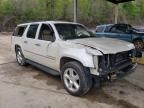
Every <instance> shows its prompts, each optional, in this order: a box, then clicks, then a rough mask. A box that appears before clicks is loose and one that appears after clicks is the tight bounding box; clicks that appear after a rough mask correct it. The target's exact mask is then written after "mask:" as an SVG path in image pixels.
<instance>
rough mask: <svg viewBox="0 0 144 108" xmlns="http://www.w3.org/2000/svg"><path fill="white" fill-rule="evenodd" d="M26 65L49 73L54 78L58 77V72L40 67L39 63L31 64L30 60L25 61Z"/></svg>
mask: <svg viewBox="0 0 144 108" xmlns="http://www.w3.org/2000/svg"><path fill="white" fill-rule="evenodd" d="M26 63H29V64H31V65H33V66H35V67H36V68H38V69H41V70H43V71H45V72H47V73H49V74H51V75H54V76H59V75H60V72H58V71H56V70H53V69H51V68H49V67H46V66H43V65H41V64H39V63H36V62H33V61H31V60H28V59H26Z"/></svg>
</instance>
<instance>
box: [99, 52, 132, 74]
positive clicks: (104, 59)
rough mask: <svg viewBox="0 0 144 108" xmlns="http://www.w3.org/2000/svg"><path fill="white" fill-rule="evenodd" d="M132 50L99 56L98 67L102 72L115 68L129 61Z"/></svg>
mask: <svg viewBox="0 0 144 108" xmlns="http://www.w3.org/2000/svg"><path fill="white" fill-rule="evenodd" d="M132 55H133V51H125V52H120V53H117V54H106V55H103V56H100V57H99V68H100V69H101V70H102V72H109V71H113V70H116V69H117V68H119V67H121V66H122V65H124V64H129V63H131V57H132Z"/></svg>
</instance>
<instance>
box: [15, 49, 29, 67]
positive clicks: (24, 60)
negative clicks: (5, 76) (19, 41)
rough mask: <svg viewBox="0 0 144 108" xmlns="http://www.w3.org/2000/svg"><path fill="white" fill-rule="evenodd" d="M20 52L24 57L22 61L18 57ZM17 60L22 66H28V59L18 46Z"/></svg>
mask: <svg viewBox="0 0 144 108" xmlns="http://www.w3.org/2000/svg"><path fill="white" fill-rule="evenodd" d="M19 54H21V58H22V60H21V62H20V61H19V59H18V56H19ZM16 60H17V63H18V64H19V65H20V66H26V65H27V63H26V59H25V57H24V55H23V53H22V50H21V48H19V47H18V48H16Z"/></svg>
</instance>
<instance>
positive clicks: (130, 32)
mask: <svg viewBox="0 0 144 108" xmlns="http://www.w3.org/2000/svg"><path fill="white" fill-rule="evenodd" d="M96 36H97V37H108V38H116V39H121V40H124V41H128V42H132V43H134V44H135V46H136V48H138V49H141V50H142V49H144V32H140V31H139V30H138V29H135V28H133V27H132V26H131V25H129V24H106V25H99V26H97V27H96Z"/></svg>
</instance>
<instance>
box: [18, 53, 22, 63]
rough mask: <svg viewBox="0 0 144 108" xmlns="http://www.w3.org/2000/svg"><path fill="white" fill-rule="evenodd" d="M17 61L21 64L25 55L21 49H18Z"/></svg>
mask: <svg viewBox="0 0 144 108" xmlns="http://www.w3.org/2000/svg"><path fill="white" fill-rule="evenodd" d="M17 61H18V63H19V64H21V63H22V61H23V56H22V54H21V52H20V51H17Z"/></svg>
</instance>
